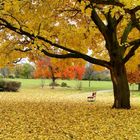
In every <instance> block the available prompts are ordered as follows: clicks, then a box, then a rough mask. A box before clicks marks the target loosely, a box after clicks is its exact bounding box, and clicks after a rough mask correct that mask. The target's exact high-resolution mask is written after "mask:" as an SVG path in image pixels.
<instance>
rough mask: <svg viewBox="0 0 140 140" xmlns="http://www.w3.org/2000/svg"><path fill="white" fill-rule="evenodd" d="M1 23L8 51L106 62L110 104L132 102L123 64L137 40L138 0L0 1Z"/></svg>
mask: <svg viewBox="0 0 140 140" xmlns="http://www.w3.org/2000/svg"><path fill="white" fill-rule="evenodd" d="M0 27H1V32H0V34H1V35H2V36H1V40H2V41H1V42H2V43H1V48H3V47H4V44H5V43H6V42H7V41H8V42H11V43H10V44H9V46H8V48H10V50H11V51H12V50H17V51H18V50H19V51H21V52H28V51H31V52H32V53H33V54H36V53H43V54H45V55H48V56H50V57H55V58H61V59H64V58H82V59H84V60H86V61H88V62H90V63H92V64H96V65H100V66H103V67H106V68H108V69H109V70H110V73H111V79H112V83H113V89H114V104H113V107H114V108H126V109H129V108H130V107H131V106H130V91H129V86H128V81H127V74H126V66H125V64H126V63H127V62H128V61H129V60H130V58H131V57H132V56H134V55H135V52H138V48H139V46H140V3H139V1H134V0H64V1H58V0H54V1H52V0H47V1H43V0H34V1H30V0H24V1H21V0H5V1H0ZM5 38H7V39H5ZM10 46H11V47H10ZM89 49H90V50H91V52H92V53H91V55H89V54H88V50H89Z"/></svg>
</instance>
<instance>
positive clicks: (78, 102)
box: [0, 89, 140, 140]
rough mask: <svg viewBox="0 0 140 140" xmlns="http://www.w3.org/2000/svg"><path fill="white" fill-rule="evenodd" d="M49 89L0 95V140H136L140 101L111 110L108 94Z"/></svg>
mask: <svg viewBox="0 0 140 140" xmlns="http://www.w3.org/2000/svg"><path fill="white" fill-rule="evenodd" d="M89 94H90V93H80V92H79V91H77V92H76V91H75V94H74V93H73V91H70V90H69V91H65V90H64V91H63V90H60V89H59V90H51V89H46V90H42V89H32V90H31V89H30V90H29V89H28V90H22V91H20V92H18V93H6V92H5V93H0V140H139V138H140V105H139V103H140V99H139V97H136V96H132V97H131V102H132V109H130V110H115V109H111V104H112V102H113V97H112V94H111V93H102V92H99V93H98V94H97V99H96V101H95V102H87V100H86V97H87V96H88V95H89Z"/></svg>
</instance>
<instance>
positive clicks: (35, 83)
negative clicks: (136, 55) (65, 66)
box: [7, 79, 112, 91]
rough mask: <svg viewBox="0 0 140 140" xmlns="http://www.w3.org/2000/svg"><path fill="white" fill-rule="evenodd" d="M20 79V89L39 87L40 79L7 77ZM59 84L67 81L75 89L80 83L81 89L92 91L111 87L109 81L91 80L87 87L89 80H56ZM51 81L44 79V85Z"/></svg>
mask: <svg viewBox="0 0 140 140" xmlns="http://www.w3.org/2000/svg"><path fill="white" fill-rule="evenodd" d="M7 80H14V81H20V82H21V83H22V89H27V88H35V87H41V79H7ZM56 82H57V83H58V84H60V85H61V83H62V82H65V83H67V85H68V86H70V87H71V88H74V89H77V88H78V87H79V84H80V83H81V87H82V88H81V89H82V91H93V90H110V89H112V83H111V81H91V83H90V85H91V86H90V87H89V81H86V80H81V81H78V80H60V79H58V80H56ZM50 83H51V80H50V79H46V80H45V85H46V86H48V85H49V84H50Z"/></svg>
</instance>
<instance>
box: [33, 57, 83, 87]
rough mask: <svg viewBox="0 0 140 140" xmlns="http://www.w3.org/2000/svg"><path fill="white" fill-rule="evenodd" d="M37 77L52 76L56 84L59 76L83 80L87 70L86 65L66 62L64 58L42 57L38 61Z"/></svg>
mask: <svg viewBox="0 0 140 140" xmlns="http://www.w3.org/2000/svg"><path fill="white" fill-rule="evenodd" d="M35 63H36V69H35V71H34V77H35V78H42V79H44V78H51V79H52V84H54V85H55V80H56V79H57V78H61V79H78V80H81V79H82V77H83V74H84V72H85V67H84V65H81V64H76V63H75V64H71V65H70V63H68V64H66V63H65V62H64V61H63V60H57V61H53V59H52V58H50V57H40V58H39V59H38V60H37V61H36V62H35Z"/></svg>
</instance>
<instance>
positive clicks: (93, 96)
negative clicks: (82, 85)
mask: <svg viewBox="0 0 140 140" xmlns="http://www.w3.org/2000/svg"><path fill="white" fill-rule="evenodd" d="M95 100H96V92H93V93H92V95H91V96H88V97H87V101H88V102H94V101H95Z"/></svg>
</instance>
